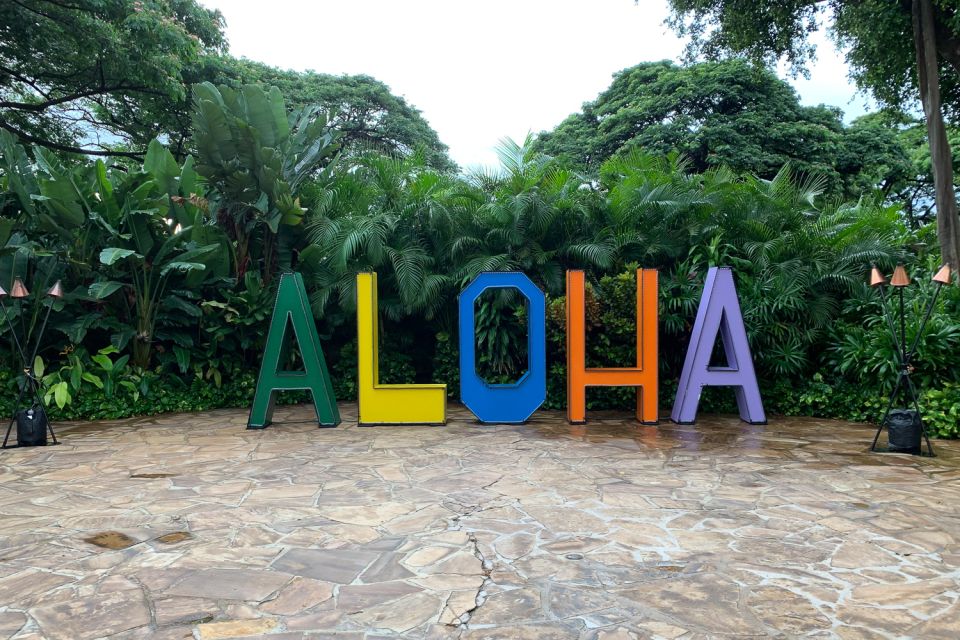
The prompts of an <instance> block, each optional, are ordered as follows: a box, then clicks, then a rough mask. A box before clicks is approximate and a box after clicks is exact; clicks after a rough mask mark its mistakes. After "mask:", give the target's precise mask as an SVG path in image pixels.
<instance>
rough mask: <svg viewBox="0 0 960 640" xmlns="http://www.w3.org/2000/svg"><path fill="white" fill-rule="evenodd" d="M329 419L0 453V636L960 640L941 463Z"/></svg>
mask: <svg viewBox="0 0 960 640" xmlns="http://www.w3.org/2000/svg"><path fill="white" fill-rule="evenodd" d="M342 412H343V414H344V424H343V425H341V426H340V427H339V428H336V429H324V430H319V429H317V428H316V427H315V425H311V424H308V423H306V422H303V421H304V420H306V419H308V418H309V417H310V416H311V410H310V409H309V408H305V407H296V408H282V409H278V411H277V414H278V415H277V421H278V424H276V425H274V426H273V427H271V428H269V429H267V430H265V431H247V430H245V429H244V425H245V421H246V414H245V413H244V412H241V411H217V412H212V413H207V414H202V415H174V416H165V417H159V418H142V419H134V420H127V421H121V422H115V423H97V424H88V425H83V426H80V425H71V426H65V425H62V426H61V432H60V433H61V437H62V440H63V442H64V444H62V445H60V446H58V447H47V448H33V449H15V450H10V451H4V452H0V516H2V518H0V638H18V639H27V638H30V639H34V638H55V639H64V640H82V639H86V638H98V637H109V638H124V639H127V638H129V639H133V638H157V639H174V638H176V639H180V638H201V639H212V638H260V637H268V638H271V639H273V640H281V639H282V640H292V639H299V638H343V639H347V638H350V639H354V638H358V639H359V638H368V639H372V638H388V637H404V638H426V639H434V638H451V637H459V638H464V639H478V638H504V639H507V638H509V639H519V638H584V639H601V638H602V639H604V640H613V639H621V638H624V639H625V638H712V637H720V636H724V637H749V636H775V637H795V636H807V637H819V638H837V637H839V638H894V637H913V638H924V639H927V638H950V639H956V638H958V637H960V446H958V443H947V442H936V443H935V446H936V447H937V449H938V453H939V454H940V456H939V457H938V458H936V459H926V458H918V457H913V456H904V455H889V454H887V455H879V454H868V453H867V452H866V450H867V447H868V445H869V442H870V439H871V437H872V435H873V431H872V429H871V428H870V427H868V426H863V425H853V424H847V423H838V422H830V421H817V420H804V419H778V420H774V421H772V422H771V424H770V425H768V426H766V427H755V426H749V425H745V424H743V423H740V422H739V421H738V420H737V419H736V418H733V417H705V418H703V419H702V420H701V421H700V423H699V424H698V425H697V426H695V427H691V426H684V427H681V426H677V425H672V424H670V423H664V424H662V425H661V426H660V427H659V428H652V427H637V426H636V425H635V424H634V423H633V422H631V421H629V420H627V419H625V418H626V416H624V415H622V414H621V415H618V416H617V417H609V414H607V416H606V417H604V418H602V419H601V418H599V417H595V416H594V418H595V419H593V420H592V421H591V422H590V424H589V425H587V426H569V425H567V424H566V423H565V421H564V420H563V417H562V416H561V415H560V414H558V413H554V412H544V411H541V412H538V413H537V414H536V416H535V419H534V420H533V421H532V422H531V423H529V424H527V425H522V426H495V427H491V426H480V425H478V424H476V423H475V422H474V421H473V420H472V418H470V417H469V414H468V413H467V412H466V411H464V410H463V409H459V408H454V409H453V410H452V416H451V420H450V422H449V424H448V425H447V426H446V427H396V426H390V427H370V428H367V427H364V428H358V427H356V426H355V421H356V410H355V407H354V406H352V405H345V406H344V407H343V408H342ZM295 420H299V421H301V422H289V421H295ZM280 421H287V422H286V423H285V424H279V422H280Z"/></svg>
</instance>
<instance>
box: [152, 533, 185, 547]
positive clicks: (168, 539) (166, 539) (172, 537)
mask: <svg viewBox="0 0 960 640" xmlns="http://www.w3.org/2000/svg"><path fill="white" fill-rule="evenodd" d="M191 539H193V534H192V533H190V532H189V531H174V532H173V533H165V534H163V535H162V536H160V537H159V538H155V540H156V541H157V542H162V543H163V544H176V543H178V542H183V541H184V540H191Z"/></svg>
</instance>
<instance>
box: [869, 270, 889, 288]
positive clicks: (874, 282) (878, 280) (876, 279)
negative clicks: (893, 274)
mask: <svg viewBox="0 0 960 640" xmlns="http://www.w3.org/2000/svg"><path fill="white" fill-rule="evenodd" d="M883 284H887V279H886V278H884V277H883V274H882V273H880V269H877V268H876V267H874V268H873V269H871V270H870V286H871V287H879V286H880V285H883Z"/></svg>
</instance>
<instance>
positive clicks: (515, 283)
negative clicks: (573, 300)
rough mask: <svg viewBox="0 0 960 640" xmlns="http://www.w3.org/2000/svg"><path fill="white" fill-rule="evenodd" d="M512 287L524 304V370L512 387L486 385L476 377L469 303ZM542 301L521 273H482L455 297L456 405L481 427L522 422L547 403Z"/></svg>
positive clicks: (543, 301) (545, 336)
mask: <svg viewBox="0 0 960 640" xmlns="http://www.w3.org/2000/svg"><path fill="white" fill-rule="evenodd" d="M496 288H499V289H508V288H513V289H517V290H519V291H520V293H521V294H523V297H525V298H526V299H527V302H528V312H527V371H526V373H524V374H523V376H521V377H520V379H519V380H517V381H516V382H512V383H510V384H490V383H488V382H487V381H486V380H484V379H483V378H481V377H480V376H479V375H478V374H477V353H476V341H475V338H474V333H475V329H476V323H475V320H476V319H475V318H474V302H476V300H477V298H479V297H480V294H482V293H483V292H484V291H486V290H487V289H496ZM546 306H547V305H546V300H545V298H544V296H543V292H542V291H540V289H538V288H537V286H536V285H535V284H533V282H532V281H531V280H530V278H528V277H527V276H525V275H524V274H522V273H519V272H516V271H514V272H488V273H481V274H480V275H479V276H477V278H476V279H475V280H474V281H473V282H471V283H470V285H469V286H467V288H466V289H464V290H463V291H461V292H460V400H461V402H463V404H465V405H466V406H467V408H468V409H470V411H472V412H473V415H475V416H477V418H478V419H479V420H480V421H481V422H505V423H520V422H526V421H527V419H528V418H529V417H530V416H531V415H533V412H534V411H536V410H537V409H538V408H539V407H540V405H541V404H543V401H544V400H546V399H547V331H546V320H547V318H546Z"/></svg>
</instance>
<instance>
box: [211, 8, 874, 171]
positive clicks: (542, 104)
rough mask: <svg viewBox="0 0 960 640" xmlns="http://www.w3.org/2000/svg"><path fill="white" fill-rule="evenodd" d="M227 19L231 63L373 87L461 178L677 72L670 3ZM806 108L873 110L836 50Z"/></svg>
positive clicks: (287, 13)
mask: <svg viewBox="0 0 960 640" xmlns="http://www.w3.org/2000/svg"><path fill="white" fill-rule="evenodd" d="M201 2H202V3H203V4H204V5H206V6H208V7H211V8H216V9H219V10H220V11H221V12H222V13H223V15H224V16H225V17H226V21H227V37H228V38H229V41H230V50H231V53H232V54H233V55H235V56H244V57H247V58H250V59H253V60H259V61H261V62H265V63H267V64H270V65H273V66H276V67H282V68H289V69H297V70H306V69H312V70H314V71H318V72H322V73H332V74H342V73H349V74H358V73H364V74H367V75H371V76H373V77H375V78H377V79H379V80H381V81H383V82H385V83H386V84H387V85H389V86H390V88H391V90H392V91H393V92H394V93H395V94H398V95H401V96H404V97H405V98H406V99H407V101H408V102H410V103H411V104H413V105H414V106H416V107H417V108H418V109H420V110H421V111H422V112H423V115H424V117H425V118H426V119H427V120H428V121H429V122H430V124H431V126H433V128H434V129H435V130H436V131H437V132H438V133H439V135H440V139H441V140H442V141H443V142H444V143H445V144H447V145H448V146H449V147H450V155H451V156H452V157H453V159H454V160H455V161H456V162H457V163H459V164H460V165H461V166H462V167H468V166H472V165H478V164H495V163H496V156H495V154H494V152H493V149H492V148H493V146H494V145H495V144H496V143H497V141H498V140H499V139H500V138H503V137H506V136H509V137H512V138H514V139H517V140H521V139H522V138H523V137H524V136H525V135H526V133H527V132H528V131H533V132H534V133H536V132H538V131H541V130H544V129H551V128H553V127H554V126H556V125H557V124H558V123H559V122H560V121H561V120H563V119H564V118H565V117H566V116H567V115H569V114H570V113H573V112H575V111H578V110H579V109H580V106H581V105H582V104H583V103H584V102H586V101H589V100H593V99H594V98H596V96H597V94H598V93H599V92H600V91H602V90H603V89H605V88H606V87H607V86H608V85H609V84H610V81H611V75H612V74H613V73H614V72H616V71H619V70H620V69H624V68H626V67H630V66H633V65H635V64H637V63H639V62H643V61H648V60H662V59H665V58H666V59H673V60H677V58H678V57H679V55H680V54H681V52H682V49H683V43H682V42H681V41H680V40H678V39H677V38H676V37H675V36H674V35H673V33H672V32H670V31H669V30H668V29H667V28H666V27H664V26H663V20H664V18H665V17H666V16H667V14H668V11H667V2H666V0H639V2H636V3H635V2H634V0H483V1H481V2H457V1H455V0H399V1H397V0H337V1H330V0H201ZM818 41H819V42H821V43H822V45H823V46H820V47H819V59H818V62H817V64H816V65H815V66H814V67H813V68H812V69H811V76H810V79H809V80H804V79H799V80H791V82H792V83H793V84H794V86H795V87H796V88H797V90H798V92H799V94H800V98H801V101H802V102H803V103H805V104H819V103H825V104H830V105H835V106H838V107H840V108H841V109H843V111H844V112H845V113H846V114H847V119H850V118H853V117H856V116H857V115H860V114H862V113H863V112H864V111H865V110H866V109H867V105H866V103H865V99H864V98H863V97H862V96H860V95H857V94H856V91H855V89H854V87H853V86H851V84H850V83H849V81H848V80H847V68H846V66H845V65H844V64H843V63H842V61H840V60H839V59H838V56H837V53H836V51H835V50H834V49H833V46H832V45H831V44H830V43H829V41H828V40H826V39H825V38H822V39H820V40H818Z"/></svg>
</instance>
